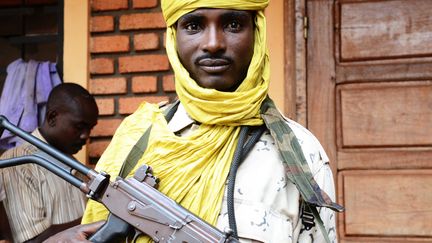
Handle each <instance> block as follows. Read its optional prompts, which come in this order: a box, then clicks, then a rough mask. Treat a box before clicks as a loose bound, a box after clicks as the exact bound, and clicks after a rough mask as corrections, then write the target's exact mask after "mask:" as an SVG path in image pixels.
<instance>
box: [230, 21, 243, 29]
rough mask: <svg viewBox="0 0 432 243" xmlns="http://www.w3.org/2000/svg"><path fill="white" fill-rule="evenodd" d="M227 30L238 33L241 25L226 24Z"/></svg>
mask: <svg viewBox="0 0 432 243" xmlns="http://www.w3.org/2000/svg"><path fill="white" fill-rule="evenodd" d="M227 28H229V29H230V30H234V31H239V30H240V29H241V24H240V23H239V22H236V21H233V22H230V23H228V25H227Z"/></svg>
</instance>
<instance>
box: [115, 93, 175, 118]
mask: <svg viewBox="0 0 432 243" xmlns="http://www.w3.org/2000/svg"><path fill="white" fill-rule="evenodd" d="M143 101H146V102H149V103H153V104H157V103H159V102H163V101H169V98H168V97H167V96H142V97H126V98H120V99H119V113H120V114H131V113H133V112H134V111H135V110H136V109H137V108H138V106H139V105H140V104H141V103H142V102H143Z"/></svg>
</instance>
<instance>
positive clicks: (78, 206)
mask: <svg viewBox="0 0 432 243" xmlns="http://www.w3.org/2000/svg"><path fill="white" fill-rule="evenodd" d="M98 113H99V111H98V107H97V105H96V102H95V100H94V98H93V97H92V96H91V95H90V94H89V92H88V91H87V90H85V89H84V88H83V87H81V86H79V85H77V84H73V83H63V84H60V85H58V86H56V87H55V88H54V89H53V90H52V91H51V93H50V95H49V98H48V102H47V107H46V115H45V120H44V122H43V124H42V126H41V127H39V128H38V129H36V130H35V131H34V132H33V133H32V134H33V135H34V136H36V137H38V138H39V139H41V140H43V141H45V142H47V143H48V144H50V145H52V146H54V147H55V148H57V149H58V150H60V151H61V152H63V153H65V154H67V155H70V156H72V155H73V154H75V153H77V152H78V151H79V150H81V148H82V146H83V145H84V144H85V143H86V141H87V139H88V138H89V135H90V131H91V129H92V128H93V127H94V126H95V125H96V123H97V117H98ZM38 151H39V150H38V148H36V147H35V146H33V145H31V144H29V143H24V144H22V145H21V146H19V147H16V148H13V149H10V150H7V151H6V152H5V153H4V154H3V155H2V156H1V157H0V159H8V158H13V157H18V156H23V155H29V154H33V153H36V152H38ZM61 166H63V167H65V165H61ZM0 195H3V197H2V198H0V201H1V202H2V204H3V205H0V207H3V206H4V209H5V210H0V217H1V218H5V217H6V215H1V212H3V214H4V211H5V212H6V214H7V218H8V220H9V224H10V229H8V228H7V227H5V226H4V224H2V225H3V226H4V227H5V228H1V229H0V230H1V231H0V235H8V231H9V230H10V231H11V233H12V237H13V241H14V242H26V241H28V242H42V241H43V240H44V239H46V238H47V237H49V236H51V235H52V234H55V233H57V232H59V231H62V230H64V229H65V228H69V227H71V226H73V225H75V224H79V222H80V220H81V217H82V215H83V211H84V208H85V197H84V194H82V192H81V191H80V190H79V189H77V188H75V187H74V186H72V185H70V184H69V183H68V182H66V181H64V180H63V179H61V178H60V177H57V176H56V175H54V174H53V173H51V172H50V171H48V170H46V169H45V168H43V167H41V166H38V165H36V164H23V165H19V166H13V167H8V168H3V169H0ZM6 226H7V225H6Z"/></svg>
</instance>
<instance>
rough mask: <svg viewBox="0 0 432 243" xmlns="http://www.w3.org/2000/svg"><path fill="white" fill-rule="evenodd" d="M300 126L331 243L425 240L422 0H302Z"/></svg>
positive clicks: (431, 42) (426, 18) (430, 167)
mask: <svg viewBox="0 0 432 243" xmlns="http://www.w3.org/2000/svg"><path fill="white" fill-rule="evenodd" d="M306 2H307V15H308V19H309V29H308V39H307V81H306V82H307V83H306V84H307V126H308V128H309V129H310V130H311V131H312V132H313V133H314V134H315V135H316V136H317V137H318V139H319V140H320V141H321V143H322V144H323V145H324V147H325V149H326V151H327V152H328V154H329V157H330V159H331V165H332V170H333V172H334V173H336V174H337V176H336V178H337V181H336V183H337V189H338V201H339V202H340V203H342V204H344V205H345V207H346V212H345V213H342V214H340V215H339V217H338V230H339V236H340V241H341V242H432V223H431V222H432V214H431V213H430V212H431V211H430V209H429V208H430V205H432V196H431V195H432V186H430V185H431V183H432V160H431V158H432V15H431V14H430V13H431V10H432V1H430V0H373V1H371V0H341V1H336V0H335V1H332V0H306Z"/></svg>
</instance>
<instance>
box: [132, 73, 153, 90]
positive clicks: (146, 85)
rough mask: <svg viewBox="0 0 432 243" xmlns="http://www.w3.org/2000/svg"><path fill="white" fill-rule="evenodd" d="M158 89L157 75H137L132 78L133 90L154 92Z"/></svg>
mask: <svg viewBox="0 0 432 243" xmlns="http://www.w3.org/2000/svg"><path fill="white" fill-rule="evenodd" d="M156 91H157V77H156V76H137V77H133V78H132V92H134V93H152V92H156Z"/></svg>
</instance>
